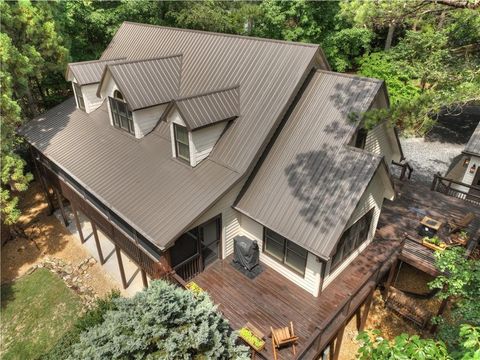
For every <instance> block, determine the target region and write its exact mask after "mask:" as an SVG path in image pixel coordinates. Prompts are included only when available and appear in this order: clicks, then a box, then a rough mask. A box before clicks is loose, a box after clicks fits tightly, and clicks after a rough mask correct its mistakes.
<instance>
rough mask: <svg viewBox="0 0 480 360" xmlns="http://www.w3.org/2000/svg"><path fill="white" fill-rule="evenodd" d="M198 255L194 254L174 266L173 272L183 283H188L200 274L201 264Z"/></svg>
mask: <svg viewBox="0 0 480 360" xmlns="http://www.w3.org/2000/svg"><path fill="white" fill-rule="evenodd" d="M201 260H202V259H201V257H200V254H195V255H193V256H191V257H189V258H188V259H187V260H185V261H182V262H181V263H180V264H178V265H175V266H174V267H173V270H174V271H175V273H176V274H178V275H179V276H180V277H181V278H182V279H183V280H184V281H189V280H191V279H193V278H194V277H195V276H197V275H198V274H200V273H201V271H202V263H201Z"/></svg>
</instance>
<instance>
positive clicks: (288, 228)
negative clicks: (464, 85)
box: [235, 71, 382, 259]
mask: <svg viewBox="0 0 480 360" xmlns="http://www.w3.org/2000/svg"><path fill="white" fill-rule="evenodd" d="M380 86H381V82H380V81H377V80H373V79H365V78H359V77H354V76H348V75H342V74H336V73H331V72H324V71H317V72H316V73H315V74H314V76H313V78H312V80H311V82H310V84H309V85H308V87H307V88H306V89H305V92H304V94H303V96H302V97H301V99H300V101H299V103H298V104H297V106H296V107H295V109H294V110H293V112H292V114H291V116H290V118H289V119H288V120H287V122H286V124H285V126H284V128H283V129H282V131H281V132H280V134H279V136H278V138H277V139H276V141H275V143H274V144H273V145H272V147H271V149H270V150H269V153H268V155H267V156H266V158H265V160H264V161H263V163H262V165H261V166H260V167H259V169H258V172H257V173H256V174H254V175H252V176H253V179H252V180H251V182H250V183H248V182H247V184H249V185H248V188H247V189H246V190H245V192H244V193H243V195H242V196H241V197H240V199H238V202H237V204H236V205H235V208H236V209H237V210H239V211H240V212H242V213H244V214H246V215H248V216H249V217H251V218H253V219H254V220H256V221H258V222H259V223H261V224H263V225H264V226H266V227H268V228H270V229H272V230H274V231H276V232H278V233H279V234H281V235H282V236H284V237H286V238H288V239H289V240H291V241H293V242H295V243H297V244H298V245H300V246H302V247H304V248H305V249H307V250H309V251H311V252H312V253H314V254H316V255H318V256H320V257H322V258H324V259H327V258H328V257H329V256H330V254H331V251H332V250H333V249H334V247H335V245H336V242H337V240H338V239H339V237H340V235H341V233H342V231H343V230H344V228H345V225H346V224H347V222H348V220H349V218H350V216H351V215H352V213H353V211H354V210H355V207H356V206H357V204H358V202H359V200H360V197H361V196H362V194H363V193H364V192H365V189H366V188H367V186H368V184H369V182H370V180H371V179H372V177H373V175H374V173H375V171H376V170H377V168H378V167H379V164H380V163H381V161H382V157H380V156H378V155H375V154H372V153H368V152H366V151H364V150H361V149H357V148H354V147H351V146H348V145H347V144H348V143H349V142H350V141H351V139H352V136H353V135H354V133H355V131H356V128H357V123H355V122H353V121H352V120H351V119H350V115H351V114H354V113H358V112H364V111H366V110H368V108H369V107H370V105H371V103H372V102H373V100H374V98H375V95H376V94H377V92H378V91H379V89H380Z"/></svg>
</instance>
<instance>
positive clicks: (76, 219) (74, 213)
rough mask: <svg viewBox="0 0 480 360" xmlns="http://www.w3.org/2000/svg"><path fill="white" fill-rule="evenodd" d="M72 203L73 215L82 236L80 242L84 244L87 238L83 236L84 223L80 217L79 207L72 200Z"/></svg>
mask: <svg viewBox="0 0 480 360" xmlns="http://www.w3.org/2000/svg"><path fill="white" fill-rule="evenodd" d="M70 205H71V206H72V212H73V217H74V218H75V225H76V227H77V231H78V235H79V236H80V242H81V243H82V244H83V243H84V242H85V238H84V237H83V231H82V225H81V224H80V220H79V219H78V213H77V207H76V206H75V205H74V203H73V202H70Z"/></svg>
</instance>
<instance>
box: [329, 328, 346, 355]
mask: <svg viewBox="0 0 480 360" xmlns="http://www.w3.org/2000/svg"><path fill="white" fill-rule="evenodd" d="M346 325H347V323H346V322H344V323H343V325H342V327H341V328H340V330H339V331H338V333H337V337H336V340H335V350H334V351H333V358H332V360H338V358H339V356H340V348H341V347H342V341H343V333H344V332H345V326H346Z"/></svg>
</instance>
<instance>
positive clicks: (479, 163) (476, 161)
mask: <svg viewBox="0 0 480 360" xmlns="http://www.w3.org/2000/svg"><path fill="white" fill-rule="evenodd" d="M473 165H475V167H476V171H480V170H479V167H480V157H476V156H473V155H472V156H470V163H469V164H468V167H467V170H466V171H465V175H464V176H463V181H462V182H463V183H465V184H468V185H472V183H473V179H474V178H475V173H476V171H475V172H473V174H472V173H470V168H471V167H472V166H473Z"/></svg>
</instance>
